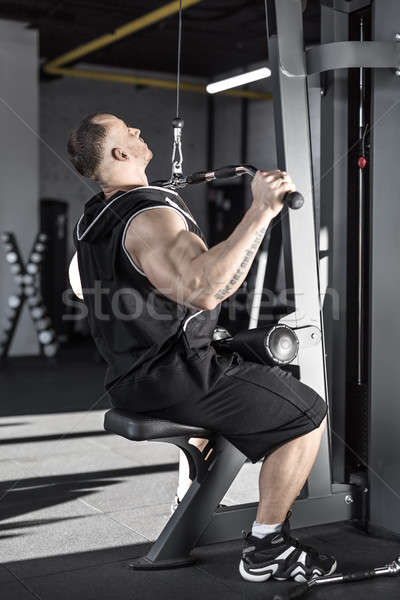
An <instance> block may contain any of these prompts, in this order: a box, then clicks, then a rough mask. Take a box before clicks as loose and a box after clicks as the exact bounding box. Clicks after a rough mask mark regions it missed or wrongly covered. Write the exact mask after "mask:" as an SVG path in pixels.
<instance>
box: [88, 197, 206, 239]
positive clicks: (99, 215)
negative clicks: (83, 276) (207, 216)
mask: <svg viewBox="0 0 400 600" xmlns="http://www.w3.org/2000/svg"><path fill="white" fill-rule="evenodd" d="M137 190H161V191H163V192H169V193H171V194H174V195H175V196H178V197H179V194H177V192H174V191H173V190H167V189H165V188H162V187H158V186H157V185H142V186H140V187H137V188H132V189H131V190H128V191H127V192H124V193H123V194H120V195H119V196H117V197H116V198H114V200H111V202H109V203H108V204H106V205H105V207H104V208H103V210H101V211H100V212H99V214H98V215H97V217H96V218H95V219H93V221H92V222H91V223H90V225H89V226H88V227H87V228H86V229H85V231H84V232H83V233H82V235H81V236H80V235H79V226H80V224H81V221H82V219H83V217H84V216H85V213H83V214H82V215H81V216H80V219H79V221H78V225H77V227H76V237H77V239H78V242H80V241H81V240H83V238H84V237H85V236H86V234H87V233H89V231H90V230H91V229H92V227H93V225H94V224H95V223H97V221H98V220H99V219H100V217H101V216H102V215H103V214H104V213H105V212H106V210H107V209H108V208H110V206H111V205H112V204H114V202H116V201H117V200H119V199H120V198H122V196H125V195H126V194H129V193H130V192H136V191H137ZM166 200H167V199H166ZM167 201H168V200H167ZM170 202H172V200H171V201H170ZM172 203H173V204H174V205H175V203H174V202H172ZM175 206H176V207H178V208H180V207H179V206H178V205H175ZM180 210H182V212H183V213H185V211H184V210H183V209H181V208H180ZM185 214H186V213H185ZM188 216H189V217H190V215H188ZM192 221H193V219H192ZM193 222H194V223H196V221H193ZM196 225H197V223H196Z"/></svg>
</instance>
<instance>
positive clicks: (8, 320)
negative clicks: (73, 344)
mask: <svg viewBox="0 0 400 600" xmlns="http://www.w3.org/2000/svg"><path fill="white" fill-rule="evenodd" d="M1 239H2V241H3V243H4V249H5V253H6V261H7V262H8V263H9V265H10V271H11V273H12V275H13V277H14V281H15V283H16V284H17V285H18V291H17V293H16V294H13V295H11V296H9V298H8V308H7V310H6V314H5V318H4V321H3V333H2V334H1V336H0V360H1V361H2V362H3V361H4V360H5V359H6V358H7V355H8V352H9V349H10V346H11V344H12V341H13V338H14V334H15V332H16V329H17V325H18V321H19V319H20V316H21V313H22V309H23V306H24V304H25V302H26V303H27V305H28V309H29V312H30V315H31V317H32V321H33V323H34V326H35V329H36V333H37V336H38V341H39V346H40V349H41V352H42V353H43V354H44V356H46V357H47V358H53V357H54V356H56V354H57V351H58V342H57V339H56V334H55V331H54V329H53V325H52V321H51V318H50V317H49V315H48V311H47V308H46V306H45V304H44V302H43V298H42V297H41V295H40V293H39V276H40V273H41V268H42V264H43V260H44V256H45V252H46V249H47V245H46V242H47V241H48V238H47V235H46V234H45V233H38V234H37V236H36V239H35V241H34V243H33V246H32V250H31V252H30V254H29V258H28V262H27V263H26V265H25V264H24V262H23V260H22V255H21V252H20V250H19V247H18V243H17V240H16V237H15V235H14V234H13V233H12V232H9V231H5V232H4V233H2V235H1Z"/></svg>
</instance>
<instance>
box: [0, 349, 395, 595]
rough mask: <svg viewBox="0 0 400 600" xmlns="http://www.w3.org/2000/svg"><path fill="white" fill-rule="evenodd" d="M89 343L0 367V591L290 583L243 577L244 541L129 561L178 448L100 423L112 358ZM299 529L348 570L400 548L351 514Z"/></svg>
mask: <svg viewBox="0 0 400 600" xmlns="http://www.w3.org/2000/svg"><path fill="white" fill-rule="evenodd" d="M92 352H93V350H92V349H91V348H86V347H84V348H82V351H81V353H76V351H74V352H73V353H71V352H68V351H64V352H63V354H62V355H61V357H60V359H59V360H58V363H57V365H51V364H49V363H48V362H47V361H44V360H43V364H40V365H39V364H38V363H39V362H40V359H34V360H30V359H13V360H11V361H10V364H9V367H8V369H7V370H5V371H0V384H1V389H2V391H3V394H2V403H1V408H0V417H1V418H0V431H1V436H0V437H1V439H0V446H1V453H0V464H1V468H0V479H1V481H0V540H1V542H0V563H1V564H0V585H1V596H2V598H4V600H14V599H17V598H18V600H29V599H31V598H36V599H40V600H54V598H57V600H64V599H65V600H67V599H68V600H70V599H71V598H78V599H82V600H83V599H84V600H92V599H93V600H94V599H96V600H102V599H110V598H118V599H119V600H125V599H128V598H129V599H132V598H140V600H153V599H154V598H160V600H161V599H162V600H169V599H171V600H172V599H173V600H180V599H182V600H187V599H188V598H190V600H197V599H199V600H200V599H201V600H203V599H204V598H207V599H208V600H212V599H214V598H216V599H218V600H221V599H223V598H229V599H230V600H236V599H238V600H239V599H242V600H247V599H250V598H255V599H257V598H260V599H261V598H263V599H265V598H267V599H269V598H271V599H272V597H273V596H274V594H275V593H276V592H278V591H280V592H281V591H283V590H285V589H286V588H287V587H288V586H287V584H282V583H266V584H250V583H246V582H245V581H243V580H242V579H241V578H240V576H239V574H238V570H237V565H238V560H239V555H240V548H241V542H240V541H236V542H231V543H225V544H217V545H213V546H209V547H203V548H199V549H197V550H196V552H195V555H196V557H197V558H198V562H197V564H196V565H195V566H193V567H189V568H185V569H177V570H174V571H153V572H137V571H136V572H134V571H131V570H130V569H129V568H128V565H129V560H130V559H132V558H134V557H137V556H140V555H142V554H144V553H145V552H146V550H147V548H148V546H149V542H151V541H152V540H154V539H155V538H156V537H157V535H158V533H159V532H160V530H161V528H162V527H163V525H164V524H165V523H166V521H167V520H168V516H169V506H170V502H171V499H172V498H173V495H174V492H175V488H176V481H177V467H178V464H177V460H178V454H177V450H176V448H174V447H173V446H170V445H164V444H160V443H133V442H128V441H127V440H124V439H122V438H118V437H117V436H113V435H109V434H107V433H106V432H104V431H103V428H102V419H103V414H104V410H105V409H107V408H108V402H107V400H106V399H104V398H103V397H102V380H103V373H104V366H103V365H102V364H96V363H95V362H94V361H93V356H92ZM257 470H258V465H250V464H249V465H246V466H245V467H244V469H243V470H242V472H241V474H240V476H239V477H240V481H236V482H235V483H234V485H233V486H232V488H231V489H230V490H229V492H228V494H227V496H226V498H225V500H224V503H225V504H235V503H239V502H246V501H251V500H254V499H255V498H256V495H257V489H256V480H257V472H256V471H257ZM243 489H245V490H246V491H245V492H243ZM240 490H242V491H240ZM298 533H299V534H300V535H301V536H302V537H303V539H304V540H306V541H307V542H308V543H314V544H316V545H317V547H318V548H319V549H321V550H325V551H326V552H331V553H333V554H335V555H336V556H337V558H338V563H339V570H343V571H347V570H357V569H364V568H367V567H373V566H380V565H383V564H385V563H386V562H390V561H391V560H393V559H394V557H395V556H396V554H399V553H400V547H399V544H398V543H395V542H393V541H387V540H382V539H376V538H372V537H369V536H367V535H365V534H364V533H363V532H361V531H359V530H357V529H356V528H354V527H353V526H352V525H351V524H349V523H338V524H334V525H329V526H321V527H314V528H311V529H308V530H307V531H301V530H299V531H298ZM399 587H400V586H399V581H398V580H397V579H389V578H386V579H380V580H374V581H371V582H363V583H355V584H348V585H346V586H343V585H336V586H329V588H325V589H319V590H318V591H313V592H312V595H311V596H310V597H314V598H315V600H322V599H324V598H329V600H337V599H339V598H340V599H347V598H349V599H350V598H351V599H361V598H362V599H363V600H376V599H377V598H379V599H380V598H382V599H385V600H390V599H392V598H393V599H395V598H396V599H397V598H398V597H399Z"/></svg>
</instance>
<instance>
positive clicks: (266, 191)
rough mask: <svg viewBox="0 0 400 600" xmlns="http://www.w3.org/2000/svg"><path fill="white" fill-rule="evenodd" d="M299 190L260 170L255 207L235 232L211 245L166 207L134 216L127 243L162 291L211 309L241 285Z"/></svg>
mask: <svg viewBox="0 0 400 600" xmlns="http://www.w3.org/2000/svg"><path fill="white" fill-rule="evenodd" d="M294 190H295V186H294V185H293V183H292V182H291V180H290V178H289V177H288V176H287V175H286V174H283V173H282V172H280V171H272V172H269V173H267V172H258V173H257V175H256V177H255V178H254V180H253V183H252V191H253V203H252V205H251V207H250V208H249V209H248V211H247V212H246V213H245V215H244V217H243V219H242V220H241V221H240V223H239V224H238V225H237V227H236V228H235V230H234V231H233V232H232V234H231V235H230V236H229V237H228V238H227V239H226V240H224V241H223V242H221V243H219V244H217V245H216V246H213V247H212V248H210V249H207V247H206V246H205V244H204V243H203V241H202V240H201V239H200V238H199V237H198V236H197V235H195V234H194V233H191V232H189V231H187V230H186V228H185V226H184V223H183V220H182V219H181V217H180V216H178V214H177V213H176V212H174V211H172V210H166V209H163V208H160V209H154V210H151V211H145V212H143V213H141V214H140V215H138V216H137V217H135V218H134V219H132V221H131V223H130V226H129V228H128V231H127V236H126V239H125V247H126V249H127V251H128V252H129V254H130V255H131V257H132V260H133V261H134V262H135V263H136V264H138V266H139V267H140V268H141V269H142V270H143V271H144V273H145V274H146V276H147V278H148V279H149V281H150V282H151V283H152V284H153V285H154V286H155V287H156V288H157V289H158V290H159V291H160V292H161V293H162V294H164V295H165V296H167V297H169V298H171V299H172V300H174V301H175V302H178V303H179V304H184V305H187V306H190V307H192V308H197V309H205V310H211V309H213V308H215V306H217V305H218V304H219V303H220V302H222V301H223V300H225V299H226V298H228V297H229V296H231V295H232V294H233V293H234V292H235V291H236V290H237V289H238V288H239V287H240V285H241V284H242V282H243V281H244V279H245V277H246V275H247V273H248V271H249V269H250V267H251V264H252V262H253V260H254V258H255V255H256V253H257V250H258V248H259V246H260V244H261V242H262V240H263V238H264V235H265V232H266V230H267V228H268V225H269V224H270V222H271V220H272V219H273V218H274V217H275V216H276V215H277V214H278V213H279V212H280V210H281V208H282V201H283V197H284V195H285V194H286V192H288V191H294Z"/></svg>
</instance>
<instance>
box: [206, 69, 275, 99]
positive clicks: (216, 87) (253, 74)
mask: <svg viewBox="0 0 400 600" xmlns="http://www.w3.org/2000/svg"><path fill="white" fill-rule="evenodd" d="M270 76H271V69H268V68H267V67H263V68H262V69H256V70H255V71H250V72H249V73H241V74H240V75H235V76H234V77H228V79H223V80H222V81H216V82H215V83H209V84H208V86H207V87H206V90H207V92H208V93H209V94H216V93H217V92H223V91H224V90H230V89H231V88H234V87H238V86H239V85H244V84H245V83H251V82H252V81H258V80H259V79H266V78H267V77H270Z"/></svg>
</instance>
